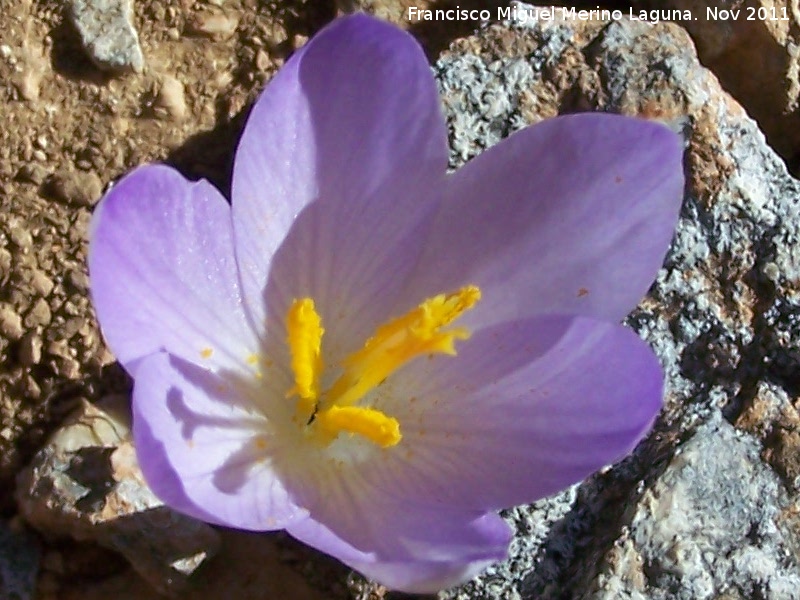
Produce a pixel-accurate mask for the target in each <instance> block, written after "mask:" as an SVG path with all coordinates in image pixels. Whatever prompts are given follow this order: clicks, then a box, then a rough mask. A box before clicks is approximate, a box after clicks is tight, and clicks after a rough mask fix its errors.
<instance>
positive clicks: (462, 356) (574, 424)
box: [365, 316, 663, 509]
mask: <svg viewBox="0 0 800 600" xmlns="http://www.w3.org/2000/svg"><path fill="white" fill-rule="evenodd" d="M407 376H408V379H407V380H406V389H405V390H404V393H402V394H400V393H397V394H396V395H393V394H392V392H389V391H387V393H386V396H388V397H392V398H393V399H394V401H393V402H387V403H385V404H382V405H381V408H382V409H383V410H385V411H386V412H387V413H389V414H393V415H395V417H396V418H397V419H398V420H399V421H400V422H401V423H407V424H408V426H406V428H405V430H404V434H403V435H404V438H403V441H404V442H407V443H408V445H409V447H412V448H414V449H415V454H416V455H417V456H416V457H415V458H414V460H406V459H405V458H404V456H403V455H402V454H401V453H396V454H394V455H392V456H391V458H388V459H387V462H388V463H389V464H376V465H375V470H373V471H371V472H370V473H369V474H368V475H367V474H365V477H367V478H372V480H374V481H383V482H385V483H384V485H389V486H390V487H391V486H393V489H392V491H391V493H394V494H397V495H409V494H412V493H413V494H414V495H415V497H416V498H418V499H419V500H420V501H432V500H434V499H437V501H439V502H440V503H442V505H443V506H445V505H446V506H462V507H472V508H479V509H499V508H504V507H507V506H513V505H515V504H521V503H525V502H531V501H533V500H536V499H538V498H542V497H544V496H548V495H550V494H552V493H554V492H557V491H558V490H561V489H564V488H566V487H568V486H569V485H571V484H573V483H577V482H578V481H581V480H582V479H584V478H585V477H587V476H588V475H590V474H591V473H593V472H594V471H596V470H597V469H599V468H601V467H603V466H605V465H608V464H611V463H613V462H615V461H617V460H619V459H620V458H622V457H623V456H625V455H626V454H627V453H628V452H630V451H631V450H632V449H633V447H634V446H635V445H636V444H637V443H638V442H639V440H641V438H642V437H643V436H644V435H645V434H646V433H647V432H648V431H649V429H650V427H651V425H652V423H653V420H654V419H655V417H656V415H657V413H658V411H659V410H660V408H661V404H662V395H663V372H662V370H661V367H660V365H659V363H658V360H657V358H656V357H655V355H654V354H653V352H652V350H651V349H650V348H649V347H648V346H647V345H646V344H645V343H644V342H643V341H642V340H641V339H640V338H639V337H637V336H636V334H635V333H633V332H632V331H630V330H629V329H627V328H625V327H622V326H621V325H616V324H612V323H607V322H602V321H596V320H594V319H590V318H586V317H568V316H544V317H537V318H534V319H530V320H527V321H516V322H511V323H506V324H502V325H496V326H492V327H489V328H487V329H484V330H481V331H478V332H476V333H475V334H474V335H473V336H472V338H471V339H470V340H469V342H468V343H465V344H463V346H462V349H461V350H460V351H459V354H458V357H457V359H450V358H449V357H441V358H440V357H437V358H436V359H434V360H431V361H419V362H416V363H414V364H412V365H410V366H409V367H408V373H407ZM409 382H413V383H409ZM412 395H413V396H417V397H419V398H434V399H435V401H434V402H427V403H422V404H420V403H418V402H408V401H407V398H408V396H412ZM379 469H385V470H388V471H390V472H393V473H394V474H395V475H394V477H393V478H392V479H391V481H390V482H388V483H387V480H386V478H384V477H382V475H381V473H380V472H379ZM401 473H402V475H401Z"/></svg>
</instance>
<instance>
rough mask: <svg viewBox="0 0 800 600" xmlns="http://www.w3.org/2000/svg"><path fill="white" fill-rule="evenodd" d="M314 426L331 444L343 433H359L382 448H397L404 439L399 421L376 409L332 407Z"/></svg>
mask: <svg viewBox="0 0 800 600" xmlns="http://www.w3.org/2000/svg"><path fill="white" fill-rule="evenodd" d="M314 424H315V426H318V427H319V428H320V433H322V434H323V435H324V436H325V438H326V441H329V442H330V441H333V440H334V439H335V438H336V436H337V435H339V434H340V433H341V432H347V433H350V434H353V433H357V434H358V435H361V436H363V437H365V438H367V439H368V440H369V441H371V442H373V443H375V444H377V445H378V446H380V447H381V448H388V447H390V446H396V445H397V444H398V443H399V442H400V440H401V439H402V438H403V436H402V435H401V434H400V423H398V422H397V419H395V418H393V417H387V416H386V415H385V414H383V413H382V412H381V411H379V410H376V409H374V408H364V407H361V406H331V407H330V408H328V409H326V410H323V411H320V412H319V413H317V416H316V418H315V419H314Z"/></svg>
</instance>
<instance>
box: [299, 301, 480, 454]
mask: <svg viewBox="0 0 800 600" xmlns="http://www.w3.org/2000/svg"><path fill="white" fill-rule="evenodd" d="M480 298H481V291H480V289H479V288H478V287H477V286H466V287H463V288H461V289H460V290H458V291H456V292H454V293H451V294H439V295H437V296H433V297H432V298H428V299H427V300H425V301H424V302H423V303H422V304H420V305H419V306H418V307H416V308H415V309H413V310H411V311H409V312H408V313H407V314H405V315H403V316H401V317H398V318H396V319H393V320H391V321H389V322H388V323H385V324H384V325H381V326H380V327H378V329H377V330H376V331H375V334H374V335H373V336H372V337H371V338H369V339H368V340H367V342H366V343H365V344H364V347H363V348H362V349H361V350H358V351H356V352H354V353H353V354H351V355H350V356H348V357H347V358H345V359H344V361H342V367H343V369H344V372H343V373H342V375H341V376H340V377H339V378H338V379H337V380H336V381H335V382H334V383H333V385H332V386H331V388H330V389H329V390H328V391H327V392H325V393H324V394H322V395H321V396H320V393H319V378H320V375H321V374H322V358H321V355H320V353H321V345H322V334H323V333H324V330H323V329H322V319H321V318H320V316H319V314H318V313H317V312H316V310H315V308H314V302H313V300H311V299H310V298H302V299H300V300H295V302H294V303H293V304H292V307H291V308H290V309H289V313H288V315H287V330H288V336H287V340H288V343H289V350H290V352H291V356H292V372H293V373H294V378H295V385H294V387H292V389H291V390H290V391H289V393H288V395H289V396H292V395H297V396H299V400H298V405H297V410H298V413H299V414H300V415H302V417H303V418H304V419H308V424H309V425H310V426H312V427H314V428H315V429H316V432H317V433H318V435H319V436H321V438H322V440H323V442H324V443H326V444H328V443H330V442H332V441H333V440H334V439H335V438H336V437H337V436H338V435H339V434H340V433H349V434H358V435H361V436H363V437H365V438H366V439H368V440H370V441H371V442H373V443H375V444H377V445H378V446H380V447H381V448H388V447H390V446H395V445H397V444H398V443H399V442H400V440H401V439H402V437H403V436H402V435H401V433H400V423H399V422H398V421H397V419H395V418H393V417H389V416H387V415H385V414H384V413H383V412H381V411H380V410H377V409H375V408H369V407H363V406H354V405H355V404H356V403H358V402H359V401H360V400H361V399H362V398H364V396H365V395H366V394H367V393H369V392H370V391H371V390H372V389H374V388H375V387H376V386H378V385H380V384H381V383H382V382H383V380H384V379H386V378H387V377H389V376H390V375H391V374H392V373H394V372H395V371H396V370H397V369H399V368H401V367H402V366H403V365H405V364H406V363H408V362H409V361H411V360H412V359H414V358H416V357H418V356H422V355H426V354H428V355H429V354H437V353H438V354H450V355H454V354H455V353H456V350H455V341H456V340H465V339H467V338H468V337H469V335H470V334H469V331H467V330H466V329H464V328H463V327H461V328H453V329H449V330H447V331H441V329H442V328H443V327H445V326H447V325H449V324H450V323H452V322H453V321H455V320H456V319H457V318H459V317H460V316H461V315H462V314H464V313H465V312H466V311H468V310H469V309H471V308H472V307H473V306H475V303H476V302H478V300H480Z"/></svg>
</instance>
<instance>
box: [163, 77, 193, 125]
mask: <svg viewBox="0 0 800 600" xmlns="http://www.w3.org/2000/svg"><path fill="white" fill-rule="evenodd" d="M159 108H160V109H162V111H159V110H158V109H159ZM155 109H156V112H157V113H161V112H163V113H165V114H166V115H168V116H170V117H171V118H173V119H175V120H176V121H180V120H182V119H183V118H184V117H185V116H186V112H187V110H186V97H185V94H184V90H183V84H182V83H181V82H180V81H178V80H177V79H175V78H174V77H170V76H169V75H165V76H164V77H163V78H162V80H161V89H160V90H159V92H158V96H156V101H155Z"/></svg>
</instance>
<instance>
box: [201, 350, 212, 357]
mask: <svg viewBox="0 0 800 600" xmlns="http://www.w3.org/2000/svg"><path fill="white" fill-rule="evenodd" d="M212 354H214V349H213V348H203V349H202V350H200V356H201V357H203V358H211V355H212Z"/></svg>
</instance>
